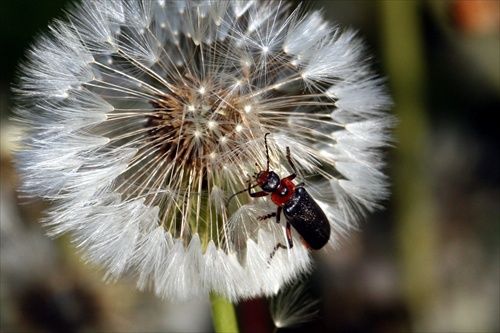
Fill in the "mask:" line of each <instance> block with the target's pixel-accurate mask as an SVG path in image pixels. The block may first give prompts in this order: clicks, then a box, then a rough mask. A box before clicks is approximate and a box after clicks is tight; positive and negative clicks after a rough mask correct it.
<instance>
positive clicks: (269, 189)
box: [227, 133, 331, 258]
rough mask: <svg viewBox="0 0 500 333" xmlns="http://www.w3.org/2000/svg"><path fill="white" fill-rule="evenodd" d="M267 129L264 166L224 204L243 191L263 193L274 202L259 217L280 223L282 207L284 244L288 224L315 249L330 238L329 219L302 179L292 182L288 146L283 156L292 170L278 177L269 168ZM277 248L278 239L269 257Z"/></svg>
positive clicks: (254, 195)
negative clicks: (242, 188) (284, 221)
mask: <svg viewBox="0 0 500 333" xmlns="http://www.w3.org/2000/svg"><path fill="white" fill-rule="evenodd" d="M269 134H270V133H266V134H265V135H264V143H265V146H266V159H267V161H266V166H267V167H266V170H263V171H260V172H259V173H257V174H255V180H256V183H255V184H254V185H252V184H251V183H252V180H251V178H249V180H248V188H247V189H244V190H242V191H239V192H237V193H235V194H233V195H232V196H231V197H230V198H229V200H228V203H227V205H229V202H230V200H231V199H232V198H233V197H234V196H236V195H238V194H240V193H243V192H245V191H248V194H249V195H250V196H251V197H252V198H259V197H264V196H267V195H270V196H271V201H272V202H273V203H274V204H275V205H276V206H278V208H277V210H276V212H275V213H272V214H269V215H266V216H261V217H259V219H260V220H264V219H267V218H270V217H274V216H276V223H280V219H281V212H282V211H283V213H284V215H285V218H286V239H287V241H288V248H292V247H293V240H292V229H291V226H293V227H294V228H295V230H297V232H298V233H299V234H300V236H301V237H302V241H303V243H304V245H306V247H308V248H310V249H313V250H319V249H321V248H322V247H323V246H325V244H326V243H327V242H328V240H329V239H330V229H331V228H330V222H329V221H328V218H327V217H326V214H325V213H324V212H323V210H322V209H321V207H320V206H319V205H318V203H317V202H316V201H314V199H313V198H312V197H311V196H310V195H309V193H307V191H306V189H305V188H304V187H303V183H300V184H298V185H295V184H294V183H293V180H294V179H295V177H297V169H296V168H295V165H294V164H293V162H292V159H291V157H290V148H289V147H286V159H287V161H288V164H290V166H291V167H292V170H293V173H292V174H291V175H288V176H286V177H284V178H281V179H280V178H279V176H278V175H277V174H276V172H274V171H270V170H269V147H268V145H267V136H268V135H269ZM257 186H260V188H261V189H262V191H259V192H253V193H252V192H251V191H250V190H251V189H253V188H255V187H257ZM279 248H283V249H286V248H287V247H286V246H285V245H283V244H281V243H278V244H277V245H276V246H275V248H274V250H273V252H271V255H270V257H271V258H272V257H273V256H274V254H275V253H276V251H277V250H278V249H279Z"/></svg>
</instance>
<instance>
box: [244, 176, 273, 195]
mask: <svg viewBox="0 0 500 333" xmlns="http://www.w3.org/2000/svg"><path fill="white" fill-rule="evenodd" d="M248 177H249V179H248V189H247V190H248V195H250V196H251V197H252V198H259V197H265V196H266V195H269V193H267V192H266V191H258V192H255V193H252V192H250V190H251V189H252V188H254V187H256V186H257V185H254V186H252V178H251V177H250V176H248Z"/></svg>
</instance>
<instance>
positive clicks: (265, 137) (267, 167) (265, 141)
mask: <svg viewBox="0 0 500 333" xmlns="http://www.w3.org/2000/svg"><path fill="white" fill-rule="evenodd" d="M269 134H271V133H266V134H264V144H265V145H266V160H267V162H266V171H269V148H268V147H267V136H268V135H269Z"/></svg>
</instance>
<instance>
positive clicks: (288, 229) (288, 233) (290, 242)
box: [286, 222, 293, 249]
mask: <svg viewBox="0 0 500 333" xmlns="http://www.w3.org/2000/svg"><path fill="white" fill-rule="evenodd" d="M286 239H287V241H288V248H289V249H291V248H292V247H293V240H292V226H291V225H290V222H287V223H286Z"/></svg>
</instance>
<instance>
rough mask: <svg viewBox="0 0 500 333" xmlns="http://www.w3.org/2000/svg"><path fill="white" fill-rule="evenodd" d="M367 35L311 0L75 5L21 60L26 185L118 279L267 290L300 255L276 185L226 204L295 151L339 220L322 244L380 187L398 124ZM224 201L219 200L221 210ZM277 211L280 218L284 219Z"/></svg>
mask: <svg viewBox="0 0 500 333" xmlns="http://www.w3.org/2000/svg"><path fill="white" fill-rule="evenodd" d="M368 58H369V57H368V56H367V55H366V54H365V52H364V50H363V47H362V43H361V42H360V41H359V40H358V39H357V37H356V36H355V34H354V33H353V32H352V31H350V30H346V31H341V30H339V28H337V27H334V26H333V25H330V24H328V23H327V22H326V21H324V20H323V19H322V18H321V15H320V13H319V12H313V13H310V14H308V13H306V12H303V11H302V10H301V9H300V8H299V9H297V10H295V11H291V12H290V8H289V6H288V5H287V4H286V3H283V2H274V1H262V2H257V1H215V2H200V1H188V0H185V1H166V2H165V1H140V0H137V1H121V0H113V1H112V0H100V1H99V0H96V1H90V0H87V1H83V2H82V4H81V5H77V6H74V7H72V8H71V9H70V11H69V15H68V17H67V19H66V20H65V21H56V22H54V23H53V24H52V26H51V30H50V33H49V34H47V35H45V36H43V37H41V38H40V39H39V41H38V42H37V43H36V44H35V46H34V47H33V48H32V49H31V50H30V52H29V54H28V60H27V62H26V63H25V64H23V66H22V68H21V71H20V80H19V81H20V82H19V85H18V87H17V88H16V89H15V90H16V94H17V95H18V100H19V102H18V105H17V109H16V117H17V120H18V123H19V126H20V127H22V128H23V130H24V135H23V139H22V140H21V142H20V147H19V150H18V152H17V164H18V168H19V171H20V173H21V176H22V179H23V185H22V189H23V191H24V192H25V193H27V194H28V195H30V196H39V197H41V198H43V199H45V200H48V201H54V202H55V203H56V204H55V205H54V206H53V207H52V208H51V209H50V210H49V212H48V217H47V219H46V220H45V223H46V225H47V226H48V227H49V230H50V231H49V232H50V235H52V236H59V235H61V234H64V233H70V234H71V235H72V236H73V239H74V240H75V242H76V244H77V245H78V247H79V248H80V249H81V250H82V251H83V253H84V254H85V255H86V257H87V258H88V259H89V260H91V261H93V262H96V263H98V264H101V265H103V266H105V267H106V268H107V271H108V274H107V276H108V277H109V278H110V279H115V278H118V277H120V276H122V275H125V274H136V275H137V276H138V287H139V288H146V287H151V288H153V289H154V290H155V292H156V293H157V294H158V295H159V296H163V297H171V298H175V297H179V298H190V297H195V296H197V295H200V294H206V293H208V292H210V291H211V292H215V293H217V294H220V295H223V296H225V297H227V298H229V299H231V300H233V301H236V300H238V299H241V298H246V297H256V296H261V295H268V296H269V295H273V294H275V293H276V292H277V291H278V290H279V289H280V288H281V287H282V286H283V285H284V284H285V283H287V282H289V281H291V280H292V279H293V278H295V277H297V276H298V275H299V274H301V273H303V272H306V271H308V270H309V268H310V262H311V259H310V257H309V251H308V250H307V248H306V247H305V246H304V245H303V244H302V243H301V241H300V236H299V235H298V234H297V233H296V232H295V231H294V230H293V229H292V237H293V239H294V244H295V245H294V247H293V248H291V249H287V250H283V249H280V250H279V251H277V252H276V254H275V255H274V256H273V257H272V260H270V254H271V253H272V252H273V249H274V248H275V246H276V244H277V243H281V244H285V242H286V237H287V236H286V234H285V227H284V225H283V223H282V224H277V223H275V222H274V221H272V220H263V219H259V217H262V216H265V215H268V214H269V213H270V212H272V211H273V210H274V209H275V208H273V205H272V203H271V202H270V200H269V199H268V198H260V199H259V200H253V199H252V198H250V197H249V196H248V195H240V196H238V197H236V198H234V199H233V200H232V202H231V204H230V205H228V206H227V205H226V202H227V199H228V198H229V196H231V195H232V194H234V193H236V192H237V191H238V190H241V189H242V188H245V187H246V186H247V181H248V178H247V175H248V174H252V173H254V172H257V171H258V170H264V169H265V164H266V159H267V158H266V152H265V149H264V148H263V147H264V134H265V133H268V132H269V133H271V135H270V136H269V138H268V141H269V142H268V144H269V155H270V156H269V160H270V164H271V165H272V169H273V170H274V171H275V172H276V173H278V174H279V176H280V177H281V176H283V175H288V174H290V173H291V171H292V170H290V167H289V165H288V164H287V163H286V156H284V152H285V147H290V150H291V151H292V154H293V155H294V162H295V164H296V167H297V170H298V172H299V176H298V178H297V179H298V181H302V180H304V179H307V181H306V182H305V183H306V187H307V190H308V192H309V194H310V195H311V196H312V197H314V199H315V200H316V202H318V204H319V205H320V206H321V207H322V209H323V210H324V212H325V214H326V215H327V217H328V219H329V221H330V223H331V228H332V235H331V238H330V240H329V245H330V246H334V245H336V244H337V243H338V239H339V237H341V236H344V235H345V234H346V233H347V232H348V230H349V229H351V228H352V227H353V225H354V224H355V222H356V219H357V218H359V215H361V214H362V213H363V212H365V211H370V210H372V209H375V208H378V204H379V201H380V200H381V199H383V198H384V197H385V196H386V195H387V189H386V179H385V175H384V174H383V173H382V172H381V168H382V167H383V163H382V158H381V154H380V148H382V147H384V146H386V145H387V144H388V143H389V142H390V136H389V135H388V133H387V131H388V128H390V127H391V125H392V120H391V118H390V117H388V116H387V114H386V112H385V110H386V109H387V108H388V107H389V106H390V104H391V102H390V99H389V97H388V96H387V95H386V93H385V92H384V87H383V84H382V82H381V80H380V79H378V78H377V76H376V75H375V74H374V73H373V72H372V71H371V69H370V67H369V64H368V62H367V61H366V59H368ZM226 206H227V207H226ZM282 220H283V219H282Z"/></svg>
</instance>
